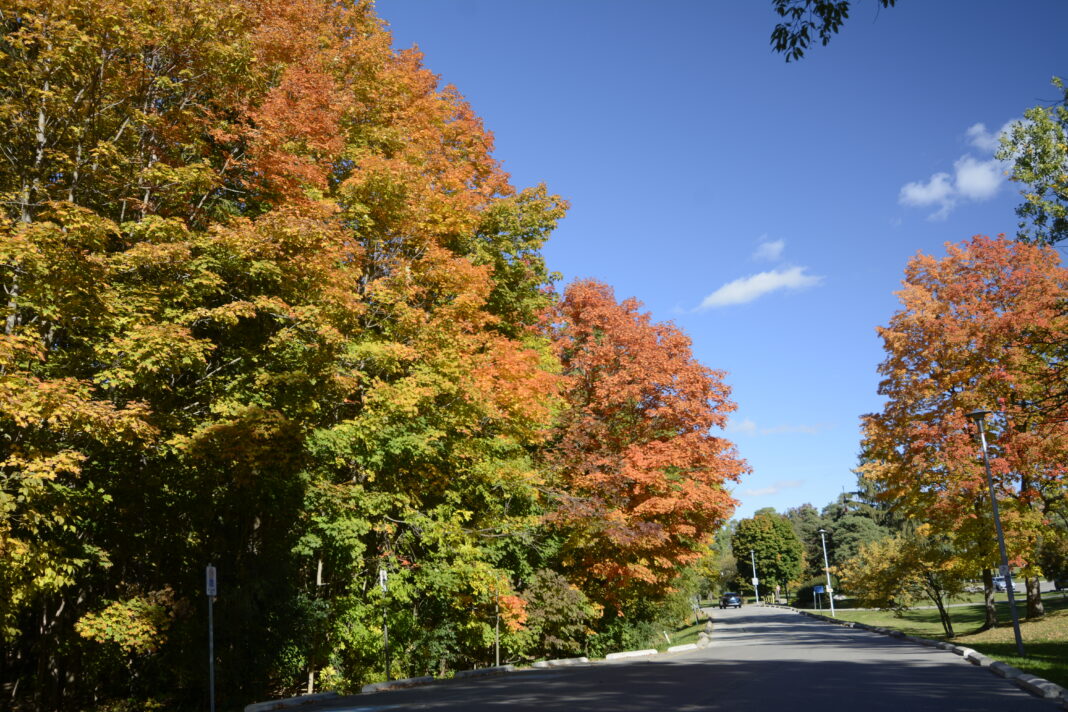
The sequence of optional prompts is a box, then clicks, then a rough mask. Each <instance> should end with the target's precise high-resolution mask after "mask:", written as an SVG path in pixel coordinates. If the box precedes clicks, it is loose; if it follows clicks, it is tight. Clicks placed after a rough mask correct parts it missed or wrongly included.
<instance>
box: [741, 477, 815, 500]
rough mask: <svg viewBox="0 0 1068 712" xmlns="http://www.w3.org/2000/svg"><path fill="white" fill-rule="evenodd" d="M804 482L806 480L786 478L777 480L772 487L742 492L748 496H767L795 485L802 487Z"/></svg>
mask: <svg viewBox="0 0 1068 712" xmlns="http://www.w3.org/2000/svg"><path fill="white" fill-rule="evenodd" d="M804 484H805V482H804V480H785V481H782V482H776V483H775V484H773V485H772V486H770V487H761V488H760V489H750V490H746V491H745V492H742V494H743V495H744V496H746V497H766V496H768V495H769V494H778V493H779V492H781V491H782V490H784V489H793V488H794V487H801V486H802V485H804Z"/></svg>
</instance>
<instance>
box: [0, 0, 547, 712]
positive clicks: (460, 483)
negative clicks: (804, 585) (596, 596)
mask: <svg viewBox="0 0 1068 712" xmlns="http://www.w3.org/2000/svg"><path fill="white" fill-rule="evenodd" d="M0 31H2V32H3V42H0V106H2V110H0V126H2V127H3V129H4V133H5V136H6V140H5V145H4V152H5V153H4V158H5V161H4V162H3V165H2V166H0V194H2V195H3V196H4V210H5V213H4V221H3V224H2V225H0V285H2V287H3V290H4V294H5V297H6V298H5V300H4V303H3V308H4V314H3V316H2V317H0V323H2V324H3V327H2V333H0V430H2V431H3V433H4V436H5V437H4V439H3V440H2V441H0V616H2V620H0V622H2V625H3V635H4V642H5V645H4V649H3V653H2V654H3V656H4V659H3V666H2V668H3V671H4V673H3V674H4V676H5V678H4V683H5V688H7V689H12V690H17V691H18V697H19V699H17V700H15V701H14V702H13V704H15V705H21V706H24V707H32V708H35V709H42V710H47V709H69V708H77V707H81V706H85V705H89V704H96V702H93V701H94V700H98V701H101V703H103V701H106V700H108V699H109V698H111V697H115V696H120V697H121V696H130V695H132V696H134V697H149V696H152V695H154V694H156V692H155V691H158V690H166V691H173V695H174V699H169V700H167V701H166V702H167V703H169V704H175V705H177V704H180V703H181V702H182V701H188V700H191V699H197V698H199V697H200V696H201V686H202V683H201V679H202V677H203V676H202V675H201V674H200V672H199V671H200V670H201V668H202V665H203V663H202V657H201V653H199V652H195V651H196V649H198V648H199V647H200V644H199V643H197V642H196V641H197V640H198V636H200V635H201V634H202V619H203V616H202V615H201V611H199V610H198V607H200V606H202V605H203V596H201V595H199V594H198V592H199V590H200V589H201V587H200V577H201V573H202V571H203V566H204V564H206V563H208V562H214V563H215V564H216V565H217V566H218V569H219V572H220V589H221V595H220V598H219V607H218V609H217V610H218V611H219V613H220V615H219V617H218V619H217V628H218V629H217V643H218V648H217V649H218V650H219V651H220V665H219V667H218V673H219V682H220V685H219V687H220V690H221V691H223V692H224V693H225V695H226V696H227V698H228V699H229V701H230V702H233V703H234V704H236V703H238V702H244V701H247V700H249V699H252V698H255V697H261V696H263V695H266V694H271V693H277V692H283V693H285V692H295V691H298V690H310V689H311V688H313V687H314V685H315V684H316V676H317V675H319V674H322V672H323V671H324V670H329V671H330V672H329V674H330V675H333V676H334V678H333V679H335V680H336V681H338V683H339V684H340V685H341V686H342V687H343V688H344V687H346V686H347V687H352V686H358V685H359V684H361V683H362V682H364V681H368V680H369V679H371V678H373V677H374V676H375V675H376V674H377V675H382V674H383V673H384V670H383V669H382V663H381V656H380V655H379V653H380V643H379V641H380V640H381V636H379V635H377V633H378V630H377V629H378V626H379V625H380V621H381V618H382V614H383V611H385V613H386V614H387V616H389V618H390V624H391V629H392V630H393V631H394V633H395V634H398V635H397V638H396V640H395V642H398V643H399V644H401V645H404V646H409V647H410V648H411V650H412V651H413V652H412V654H411V655H409V656H405V657H404V658H403V660H404V664H405V665H409V666H411V668H413V669H414V671H416V672H421V671H424V670H427V669H429V668H430V667H432V666H435V667H436V666H438V665H442V666H446V667H448V666H456V665H460V664H469V663H470V661H474V662H477V663H483V662H485V660H486V659H487V658H486V655H487V652H486V651H487V645H486V640H487V637H488V636H489V635H490V634H491V633H492V630H491V628H490V626H489V625H488V624H487V623H486V622H485V621H486V612H487V611H488V610H492V609H493V608H494V605H495V604H502V605H505V607H506V608H507V610H508V611H511V612H514V613H515V614H516V615H515V616H512V617H510V618H509V620H510V621H512V622H516V623H518V621H519V620H520V618H521V616H519V612H520V611H521V609H522V605H521V604H520V603H518V602H517V600H516V599H517V598H518V597H517V596H515V592H516V590H517V589H518V588H520V585H521V584H522V580H521V577H522V576H523V575H524V572H526V571H529V570H534V569H535V568H536V565H537V564H538V563H539V562H538V561H537V560H536V559H537V557H538V556H539V554H538V553H537V552H536V551H531V549H532V547H523V546H520V545H519V544H516V543H514V542H515V541H516V540H520V541H523V542H526V541H529V540H530V539H533V538H534V536H535V534H534V532H535V530H536V529H537V528H538V525H539V522H540V517H541V515H542V513H543V510H542V508H541V504H540V498H541V494H540V490H539V489H538V485H539V484H542V481H543V477H542V474H541V473H540V472H539V471H538V469H537V467H536V465H535V463H534V461H533V455H532V453H533V452H534V451H535V450H536V448H537V447H538V446H539V445H540V444H541V442H542V441H543V439H544V437H545V432H546V430H547V428H548V425H549V420H550V418H551V416H552V415H553V414H554V411H555V408H556V407H557V405H558V401H557V398H556V396H555V393H556V390H557V388H558V381H559V379H558V377H557V376H556V375H555V373H554V371H555V370H556V366H555V364H554V357H553V355H552V353H551V349H550V345H549V341H548V338H547V337H546V336H545V335H542V334H539V333H538V331H537V329H538V326H539V317H540V315H541V313H542V312H543V311H544V309H545V308H546V307H547V306H548V305H549V304H550V302H551V296H550V294H549V293H548V290H547V287H548V284H549V282H550V275H549V274H548V271H547V270H546V268H545V265H544V263H543V261H542V259H541V256H540V247H541V245H542V243H543V242H544V240H545V239H546V238H547V236H548V234H549V232H551V230H552V228H553V226H554V225H555V222H556V220H558V219H559V217H560V216H561V215H562V214H563V210H564V207H565V204H564V203H563V201H562V200H560V199H559V198H557V197H556V196H553V195H550V194H549V193H548V191H547V190H545V189H544V188H542V187H539V188H534V189H531V190H528V191H524V192H522V193H520V194H515V192H514V190H513V188H512V187H511V186H510V185H509V184H508V180H507V176H506V175H505V174H504V173H503V171H502V170H501V169H500V166H499V164H498V163H497V161H496V160H495V159H494V158H493V156H492V146H493V144H492V139H491V137H490V135H489V134H488V133H487V132H486V131H485V129H484V127H483V126H482V124H481V122H480V121H479V120H478V118H477V117H476V116H475V115H474V114H473V112H472V111H471V109H470V107H469V106H468V105H467V104H466V103H465V102H464V101H463V99H462V97H460V96H459V94H458V93H457V92H456V91H455V90H454V89H451V88H447V87H446V88H441V87H439V82H438V78H437V77H436V76H435V75H433V74H432V73H430V72H429V71H427V70H426V68H424V67H423V66H422V64H421V59H420V57H419V55H418V53H417V52H414V51H407V52H395V51H394V50H393V49H392V48H391V46H390V44H391V40H390V37H389V35H388V33H387V32H386V31H385V30H384V28H383V25H382V23H381V21H380V20H379V19H378V18H377V17H375V15H374V13H373V11H372V8H371V5H370V3H366V2H360V3H350V4H345V5H340V4H337V3H332V2H327V1H326V0H302V1H299V2H288V1H287V2H281V1H275V0H265V1H264V2H244V1H243V0H233V1H231V2H213V3H207V2H200V1H198V0H194V1H193V2H186V1H184V0H183V1H182V2H177V1H174V0H161V1H160V2H147V1H135V2H129V3H105V2H102V0H78V1H76V2H54V1H52V0H26V1H24V2H23V1H20V2H16V3H13V4H12V5H11V6H10V7H6V8H5V10H4V13H3V16H2V17H0ZM506 541H507V542H513V543H512V544H511V545H509V544H506V543H504V542H506ZM523 557H526V558H523ZM380 568H384V569H388V570H389V571H390V572H391V579H390V581H391V587H390V591H389V596H388V597H382V596H381V595H380V594H379V593H378V588H377V587H376V586H375V585H374V582H375V579H376V577H377V575H378V571H379V569H380ZM512 604H514V605H512ZM120 620H127V622H128V623H129V627H128V628H123V627H119V628H116V626H115V625H114V622H115V621H120ZM435 636H436V637H435ZM428 639H429V640H428ZM424 641H425V642H427V643H428V645H420V643H422V642H424ZM134 653H136V654H134ZM395 662H396V660H395ZM8 685H10V688H8ZM230 702H227V704H229V703H230Z"/></svg>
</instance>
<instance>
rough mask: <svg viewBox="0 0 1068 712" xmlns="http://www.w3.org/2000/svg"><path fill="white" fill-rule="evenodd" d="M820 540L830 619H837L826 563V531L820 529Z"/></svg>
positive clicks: (829, 571) (828, 565)
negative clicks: (829, 605) (829, 603)
mask: <svg viewBox="0 0 1068 712" xmlns="http://www.w3.org/2000/svg"><path fill="white" fill-rule="evenodd" d="M820 539H821V540H822V541H823V571H824V573H826V574H827V598H828V600H830V602H831V618H837V617H838V614H837V613H835V612H834V589H833V588H831V565H830V564H829V563H828V562H827V530H826V529H820Z"/></svg>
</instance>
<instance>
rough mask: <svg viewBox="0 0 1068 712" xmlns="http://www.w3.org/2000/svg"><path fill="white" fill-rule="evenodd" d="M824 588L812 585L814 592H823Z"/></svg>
mask: <svg viewBox="0 0 1068 712" xmlns="http://www.w3.org/2000/svg"><path fill="white" fill-rule="evenodd" d="M823 590H824V589H823V586H813V587H812V592H813V593H823Z"/></svg>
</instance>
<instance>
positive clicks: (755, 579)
mask: <svg viewBox="0 0 1068 712" xmlns="http://www.w3.org/2000/svg"><path fill="white" fill-rule="evenodd" d="M753 585H754V586H759V585H760V579H758V578H757V577H756V576H754V577H753Z"/></svg>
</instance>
